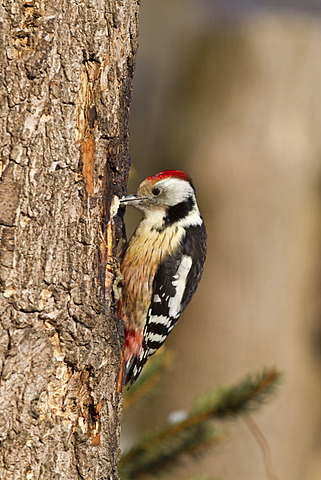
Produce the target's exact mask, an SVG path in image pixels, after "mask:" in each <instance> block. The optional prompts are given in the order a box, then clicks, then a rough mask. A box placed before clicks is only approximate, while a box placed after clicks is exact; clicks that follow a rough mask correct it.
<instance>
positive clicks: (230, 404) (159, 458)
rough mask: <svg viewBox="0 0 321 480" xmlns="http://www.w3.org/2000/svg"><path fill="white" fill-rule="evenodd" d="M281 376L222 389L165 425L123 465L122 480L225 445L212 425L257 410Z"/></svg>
mask: <svg viewBox="0 0 321 480" xmlns="http://www.w3.org/2000/svg"><path fill="white" fill-rule="evenodd" d="M279 380H280V374H279V373H278V372H277V371H276V370H275V369H270V370H267V369H266V370H264V371H263V372H261V373H259V374H257V375H254V376H253V375H252V376H247V377H246V378H245V379H244V380H243V381H242V382H240V383H239V384H238V385H233V386H231V387H221V388H219V389H217V390H215V391H214V392H212V393H210V394H208V395H205V396H204V397H202V398H201V400H199V401H198V403H197V405H196V406H195V407H194V409H193V410H192V411H191V413H190V414H189V415H188V416H187V417H186V419H184V420H182V421H180V422H178V423H175V424H169V425H166V426H165V427H164V428H163V429H162V430H160V431H159V432H156V433H152V434H149V435H148V436H146V437H144V438H143V439H142V440H140V441H139V442H138V444H137V445H135V446H134V447H133V448H132V449H131V450H130V451H129V452H128V453H126V454H125V455H124V456H123V457H122V459H121V462H120V473H121V475H122V479H123V480H125V479H126V478H135V479H139V478H141V476H143V475H144V474H146V473H150V474H151V473H153V474H155V475H156V474H159V473H163V472H164V470H168V469H169V468H171V467H173V466H174V465H175V464H176V463H177V462H178V460H179V458H180V457H181V456H182V455H183V454H189V455H195V454H196V453H201V451H203V450H204V448H205V447H206V446H209V445H210V444H214V443H219V442H220V441H222V438H223V435H222V433H221V432H219V431H217V430H216V429H214V428H213V426H212V424H211V421H212V420H215V419H216V420H217V419H220V420H222V419H228V418H233V417H236V416H238V415H240V414H244V413H248V412H251V411H253V410H254V409H256V408H258V407H259V406H260V405H261V404H262V403H263V402H264V401H265V400H266V399H267V398H268V396H269V395H270V394H272V392H273V391H274V390H275V387H276V385H277V383H278V382H279Z"/></svg>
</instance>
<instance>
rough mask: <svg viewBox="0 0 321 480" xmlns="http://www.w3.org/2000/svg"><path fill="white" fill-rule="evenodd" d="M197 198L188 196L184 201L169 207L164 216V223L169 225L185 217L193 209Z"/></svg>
mask: <svg viewBox="0 0 321 480" xmlns="http://www.w3.org/2000/svg"><path fill="white" fill-rule="evenodd" d="M194 205H195V200H194V198H193V197H188V199H187V200H185V201H184V202H181V203H178V204H177V205H173V206H172V207H169V208H168V209H167V212H166V216H165V217H164V225H165V226H169V225H172V224H173V223H176V222H178V221H179V220H182V219H183V218H185V217H186V216H187V215H188V214H189V212H190V211H191V210H193V208H194Z"/></svg>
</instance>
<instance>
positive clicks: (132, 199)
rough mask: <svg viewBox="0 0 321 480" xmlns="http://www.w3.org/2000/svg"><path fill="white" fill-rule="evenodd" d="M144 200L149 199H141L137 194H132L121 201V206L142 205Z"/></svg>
mask: <svg viewBox="0 0 321 480" xmlns="http://www.w3.org/2000/svg"><path fill="white" fill-rule="evenodd" d="M144 200H147V197H140V196H138V195H137V194H136V193H132V194H131V195H127V196H126V197H123V198H121V199H120V204H121V205H133V206H135V205H138V204H139V203H142V202H143V201H144Z"/></svg>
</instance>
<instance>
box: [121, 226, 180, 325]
mask: <svg viewBox="0 0 321 480" xmlns="http://www.w3.org/2000/svg"><path fill="white" fill-rule="evenodd" d="M183 233H184V231H183V229H182V228H178V227H172V228H166V230H164V232H158V231H156V230H152V229H151V228H149V227H148V225H146V224H145V222H144V221H143V222H141V224H140V225H139V226H138V228H137V230H136V232H135V233H134V235H133V236H132V238H131V239H130V241H129V245H128V247H127V250H126V252H125V255H124V258H123V260H122V263H121V267H120V269H121V272H122V275H123V278H124V289H123V296H122V312H121V313H122V318H123V320H124V322H125V328H126V329H127V330H129V329H130V330H132V329H142V328H143V326H144V324H145V321H146V316H147V312H148V308H149V305H150V302H151V298H152V286H153V280H154V277H155V274H156V272H157V270H158V266H159V264H160V263H161V262H162V261H163V260H164V259H165V258H166V256H168V255H170V254H171V253H173V251H174V250H176V248H177V247H178V244H179V243H180V240H181V238H182V236H183Z"/></svg>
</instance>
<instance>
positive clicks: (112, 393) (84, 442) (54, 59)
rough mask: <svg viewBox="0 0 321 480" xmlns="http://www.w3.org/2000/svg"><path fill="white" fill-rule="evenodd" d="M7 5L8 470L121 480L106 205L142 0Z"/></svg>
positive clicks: (2, 336) (120, 143)
mask: <svg viewBox="0 0 321 480" xmlns="http://www.w3.org/2000/svg"><path fill="white" fill-rule="evenodd" d="M0 8H1V12H0V14H1V15H0V18H1V31H2V41H3V44H2V45H1V48H0V55H1V58H0V61H1V67H2V68H1V72H2V73H1V118H0V120H1V131H0V139H1V144H2V152H1V184H0V202H1V203H0V232H1V233H0V238H1V243H0V250H1V260H0V280H1V320H0V330H1V332H0V382H1V383H0V441H1V447H0V448H1V451H0V478H3V479H6V480H13V479H15V480H16V479H28V480H31V479H42V480H44V479H68V480H74V479H79V478H83V479H86V480H87V479H107V478H108V479H116V478H118V475H117V467H116V465H117V460H118V456H119V416H120V398H119V394H118V393H117V392H116V385H117V377H118V371H119V365H120V350H121V334H120V333H119V328H118V327H119V326H118V324H117V320H116V315H115V305H114V302H112V297H111V295H110V283H111V278H112V271H111V266H110V265H109V263H108V256H111V255H112V254H113V253H114V251H115V250H114V248H115V244H116V242H117V240H118V239H119V237H120V236H121V228H122V225H121V220H120V219H117V220H116V221H110V222H109V219H110V217H109V209H110V204H111V199H112V196H113V194H117V195H122V194H123V193H124V190H125V185H126V181H127V176H128V169H129V155H128V110H129V102H130V95H131V84H132V76H133V65H134V57H135V52H136V47H137V35H138V31H137V19H138V0H93V1H91V2H77V1H76V0H75V1H64V0H56V1H55V2H52V1H51V0H39V1H36V0H28V1H25V2H22V1H21V2H20V1H18V2H12V0H2V1H0ZM105 272H107V275H105ZM99 279H100V281H99ZM102 287H106V288H102Z"/></svg>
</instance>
